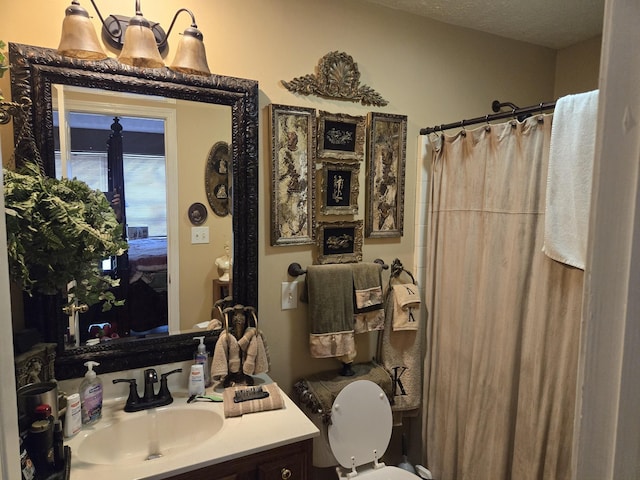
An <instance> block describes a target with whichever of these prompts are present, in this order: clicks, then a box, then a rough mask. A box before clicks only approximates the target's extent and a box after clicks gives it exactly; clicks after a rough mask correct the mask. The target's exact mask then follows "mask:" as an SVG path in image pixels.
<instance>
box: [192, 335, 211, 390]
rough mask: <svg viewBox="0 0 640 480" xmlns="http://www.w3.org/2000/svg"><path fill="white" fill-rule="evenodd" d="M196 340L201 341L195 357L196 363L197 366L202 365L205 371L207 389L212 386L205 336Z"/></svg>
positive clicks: (195, 338)
mask: <svg viewBox="0 0 640 480" xmlns="http://www.w3.org/2000/svg"><path fill="white" fill-rule="evenodd" d="M193 339H194V340H196V341H200V344H199V345H198V348H197V350H196V353H195V356H194V360H195V361H194V363H195V364H196V365H202V369H203V370H204V385H205V387H210V386H211V383H212V382H211V365H210V363H209V352H207V347H206V345H205V344H204V336H202V337H193Z"/></svg>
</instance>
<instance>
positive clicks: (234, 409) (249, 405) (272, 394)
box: [222, 383, 284, 417]
mask: <svg viewBox="0 0 640 480" xmlns="http://www.w3.org/2000/svg"><path fill="white" fill-rule="evenodd" d="M245 388H247V387H246V386H235V387H229V388H225V389H224V391H223V392H222V399H223V401H224V416H225V417H239V416H240V415H244V414H245V413H255V412H264V411H266V410H278V409H280V408H284V398H283V397H282V394H281V393H280V389H279V388H278V384H277V383H269V384H267V385H262V388H263V389H264V390H266V391H267V392H269V396H268V397H266V398H260V399H257V400H247V401H246V402H238V403H235V402H234V401H233V398H234V397H235V394H236V390H244V389H245Z"/></svg>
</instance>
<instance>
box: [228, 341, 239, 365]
mask: <svg viewBox="0 0 640 480" xmlns="http://www.w3.org/2000/svg"><path fill="white" fill-rule="evenodd" d="M228 339H229V340H228V342H229V355H228V358H229V372H230V373H238V372H239V371H240V346H239V345H238V340H237V339H236V337H234V336H233V335H231V334H228Z"/></svg>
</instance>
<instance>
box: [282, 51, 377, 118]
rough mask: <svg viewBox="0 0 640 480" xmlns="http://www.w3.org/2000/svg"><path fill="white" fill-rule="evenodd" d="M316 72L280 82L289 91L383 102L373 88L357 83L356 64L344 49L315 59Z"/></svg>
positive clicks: (375, 104)
mask: <svg viewBox="0 0 640 480" xmlns="http://www.w3.org/2000/svg"><path fill="white" fill-rule="evenodd" d="M316 70H317V73H316V74H313V73H310V74H307V75H304V76H303V77H296V78H294V79H292V80H291V81H289V82H286V81H284V80H282V85H284V87H285V88H286V89H287V90H289V91H290V92H293V93H300V94H302V95H316V96H319V97H326V98H335V99H338V100H350V101H352V102H360V103H362V105H373V106H376V107H384V106H385V105H386V104H387V103H389V102H387V101H386V100H385V99H384V98H382V96H381V95H380V94H379V93H378V92H376V91H375V90H374V89H372V88H371V87H369V86H367V85H360V71H359V70H358V64H357V63H356V62H354V61H353V58H352V57H351V55H348V54H346V53H344V52H337V51H335V52H329V53H327V54H326V55H325V56H324V57H322V58H321V59H320V61H319V62H318V66H317V67H316Z"/></svg>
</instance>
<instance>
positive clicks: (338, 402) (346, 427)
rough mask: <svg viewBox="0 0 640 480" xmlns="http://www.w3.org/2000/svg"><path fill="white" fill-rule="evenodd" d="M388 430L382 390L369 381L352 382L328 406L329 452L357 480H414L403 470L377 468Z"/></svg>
mask: <svg viewBox="0 0 640 480" xmlns="http://www.w3.org/2000/svg"><path fill="white" fill-rule="evenodd" d="M392 427H393V425H392V414H391V406H390V405H389V399H388V398H387V396H386V394H385V393H384V391H383V390H382V389H381V388H380V386H378V385H377V384H375V383H374V382H372V381H370V380H356V381H355V382H352V383H350V384H349V385H347V386H346V387H345V388H343V389H342V391H340V393H339V394H338V396H337V397H336V399H335V401H334V402H333V406H332V407H331V425H329V428H328V437H329V445H330V446H331V451H332V452H333V455H334V456H335V457H336V460H337V461H338V463H339V464H340V465H341V466H342V467H343V468H345V469H348V470H350V471H352V472H353V471H356V470H357V471H358V475H357V476H358V478H366V479H367V480H375V479H382V478H386V479H409V478H411V479H413V480H415V479H416V478H417V477H416V475H414V474H412V473H410V472H408V471H406V470H402V469H401V468H397V467H386V466H384V464H379V465H378V462H379V461H380V458H381V457H382V456H383V455H384V453H385V452H386V450H387V447H388V446H389V440H390V439H391V430H392ZM358 467H362V468H358ZM380 467H381V468H380ZM349 476H351V474H349Z"/></svg>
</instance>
